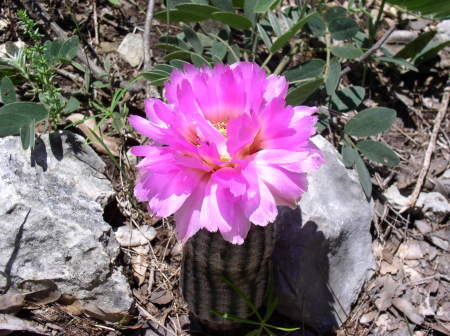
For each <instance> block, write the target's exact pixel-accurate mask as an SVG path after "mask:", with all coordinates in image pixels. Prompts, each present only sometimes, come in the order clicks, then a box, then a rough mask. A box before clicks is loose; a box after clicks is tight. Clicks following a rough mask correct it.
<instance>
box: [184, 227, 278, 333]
mask: <svg viewBox="0 0 450 336" xmlns="http://www.w3.org/2000/svg"><path fill="white" fill-rule="evenodd" d="M274 242H275V237H274V228H273V224H270V225H268V226H266V227H259V226H255V225H252V228H251V229H250V232H249V234H248V236H247V238H246V240H245V242H244V244H242V245H233V244H231V243H229V242H227V241H225V240H224V239H223V238H222V236H221V235H220V234H219V233H211V232H208V231H206V230H201V231H199V232H197V234H196V235H195V236H193V237H192V238H190V239H189V240H188V242H187V243H186V244H185V246H184V248H183V263H182V268H181V289H182V293H183V297H184V299H185V300H186V301H187V303H188V306H189V309H190V311H191V312H192V313H193V314H194V316H196V318H198V320H199V321H200V322H201V323H202V324H204V325H205V326H207V327H209V328H211V329H215V330H223V329H231V328H234V327H236V326H237V324H236V323H235V322H233V321H231V320H229V319H224V318H222V317H219V316H217V315H215V314H213V313H211V312H210V310H215V311H218V312H221V313H228V314H233V315H236V316H239V317H241V318H246V317H249V316H250V315H251V314H252V312H251V310H250V308H249V307H248V306H247V305H246V304H245V302H244V301H243V300H242V299H241V298H240V297H239V295H238V294H237V293H236V292H235V291H234V290H233V289H232V288H230V287H229V286H228V285H227V284H226V283H225V282H224V281H223V280H222V279H221V276H223V277H225V278H226V279H228V280H230V281H231V282H232V283H233V284H235V285H236V286H237V287H238V288H239V289H240V290H241V291H242V292H243V293H245V295H246V296H247V297H248V298H250V300H251V301H252V302H253V304H254V305H255V306H256V307H257V308H259V307H260V306H261V305H262V303H263V301H264V297H265V292H266V289H267V283H268V278H269V272H270V269H271V255H272V251H273V246H274Z"/></svg>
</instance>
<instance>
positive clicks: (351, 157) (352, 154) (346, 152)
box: [342, 142, 358, 168]
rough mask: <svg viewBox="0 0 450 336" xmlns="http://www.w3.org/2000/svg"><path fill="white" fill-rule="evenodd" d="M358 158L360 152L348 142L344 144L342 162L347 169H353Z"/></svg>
mask: <svg viewBox="0 0 450 336" xmlns="http://www.w3.org/2000/svg"><path fill="white" fill-rule="evenodd" d="M357 156H358V152H357V151H355V150H354V149H353V147H352V146H351V145H349V144H348V143H347V142H344V145H343V146H342V162H343V163H344V166H345V168H352V167H353V165H354V164H355V161H356V157H357Z"/></svg>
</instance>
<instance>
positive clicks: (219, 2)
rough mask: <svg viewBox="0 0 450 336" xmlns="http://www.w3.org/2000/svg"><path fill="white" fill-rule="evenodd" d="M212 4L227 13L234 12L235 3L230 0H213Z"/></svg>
mask: <svg viewBox="0 0 450 336" xmlns="http://www.w3.org/2000/svg"><path fill="white" fill-rule="evenodd" d="M211 3H212V4H213V6H215V7H217V8H220V9H222V10H224V11H226V12H233V3H232V1H230V0H211Z"/></svg>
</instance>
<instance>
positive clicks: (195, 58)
mask: <svg viewBox="0 0 450 336" xmlns="http://www.w3.org/2000/svg"><path fill="white" fill-rule="evenodd" d="M191 61H192V64H194V65H195V66H196V67H197V68H200V67H202V66H203V65H207V66H210V64H209V62H208V61H207V60H205V59H204V58H203V57H202V56H200V55H197V54H191Z"/></svg>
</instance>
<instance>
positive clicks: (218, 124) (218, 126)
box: [213, 121, 227, 137]
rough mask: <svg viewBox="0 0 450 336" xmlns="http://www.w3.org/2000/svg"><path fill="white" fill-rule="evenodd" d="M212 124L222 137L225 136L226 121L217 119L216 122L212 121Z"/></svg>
mask: <svg viewBox="0 0 450 336" xmlns="http://www.w3.org/2000/svg"><path fill="white" fill-rule="evenodd" d="M213 126H214V128H215V129H216V130H218V131H219V133H220V134H222V135H223V136H224V137H226V136H227V123H226V122H224V121H217V122H215V123H213Z"/></svg>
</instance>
